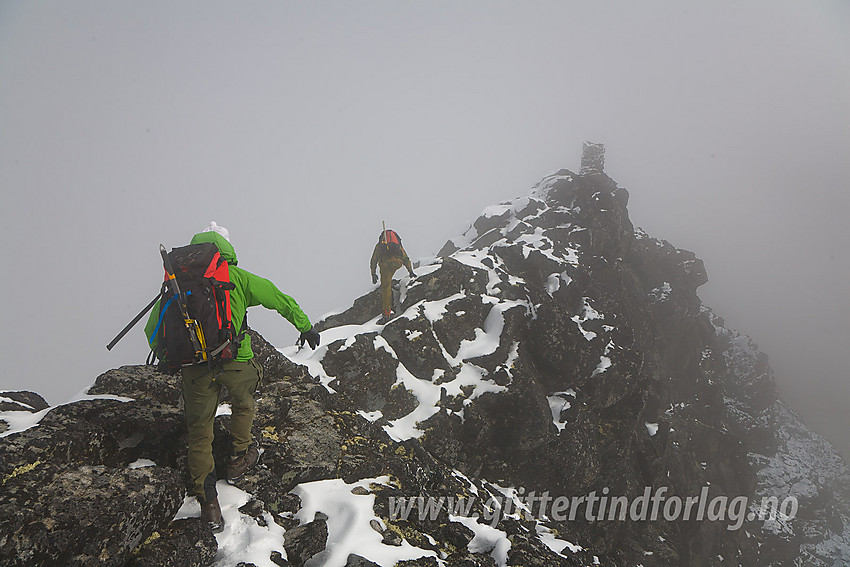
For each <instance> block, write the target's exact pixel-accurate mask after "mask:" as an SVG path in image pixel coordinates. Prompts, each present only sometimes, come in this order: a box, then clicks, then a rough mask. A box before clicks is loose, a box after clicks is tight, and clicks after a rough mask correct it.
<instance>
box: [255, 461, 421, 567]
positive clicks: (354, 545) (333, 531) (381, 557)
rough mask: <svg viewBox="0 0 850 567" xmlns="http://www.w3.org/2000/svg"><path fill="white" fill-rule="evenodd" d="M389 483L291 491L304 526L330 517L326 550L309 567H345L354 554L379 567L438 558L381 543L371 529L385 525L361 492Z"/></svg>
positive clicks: (318, 484)
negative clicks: (372, 524)
mask: <svg viewBox="0 0 850 567" xmlns="http://www.w3.org/2000/svg"><path fill="white" fill-rule="evenodd" d="M388 482H389V477H379V478H372V479H368V478H367V479H363V480H359V481H357V482H354V483H351V484H346V483H345V482H344V481H343V480H341V479H338V478H337V479H329V480H317V481H314V482H305V483H302V484H299V485H298V486H296V487H295V488H294V489H293V490H292V492H293V493H294V494H296V495H297V496H298V497H299V498H301V509H300V510H299V511H298V513H297V514H296V515H295V517H296V519H298V520H299V521H300V522H301V523H302V524H306V523H309V522H312V521H313V520H314V519H315V517H316V514H320V513H321V514H324V515H325V516H327V524H328V543H327V547H326V548H325V550H324V551H322V552H321V553H319V554H318V555H316V556H315V557H314V558H313V559H311V560H310V561H309V562H308V564H309V565H310V567H343V566H344V565H345V564H346V561H347V559H348V556H349V554H351V553H355V554H357V555H359V556H361V557H364V558H366V559H368V560H370V561H373V562H375V563H378V564H379V565H395V564H396V562H398V561H404V560H407V559H417V558H419V557H428V556H436V554H435V553H434V552H433V551H430V550H426V549H421V548H418V547H413V546H412V545H410V543H408V542H407V541H406V540H402V544H401V545H400V546H392V545H385V544H383V543H381V541H382V539H383V536H382V535H381V534H380V533H378V532H377V531H376V530H375V529H373V528H372V526H371V525H370V524H371V523H372V522H373V521H375V522H378V523H379V524H381V525H383V522H382V521H381V519H380V518H378V516H376V515H375V511H374V508H373V507H374V504H375V495H374V494H362V492H363V491H364V490H365V491H368V490H369V489H370V485H372V484H386V483H388ZM357 487H360V489H361V490H360V491H357V492H361V493H358V494H355V493H354V492H352V491H353V490H355V489H356V488H357ZM258 565H259V564H258Z"/></svg>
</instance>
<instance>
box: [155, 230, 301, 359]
mask: <svg viewBox="0 0 850 567" xmlns="http://www.w3.org/2000/svg"><path fill="white" fill-rule="evenodd" d="M201 242H212V243H213V244H215V245H216V246H217V247H218V251H219V253H220V254H221V256H222V257H223V258H224V259H225V260H227V263H228V264H230V281H231V282H233V284H234V285H236V288H235V289H234V290H233V291H231V292H230V320H231V322H232V323H233V328H234V329H236V330H237V332H238V331H239V330H240V329H241V328H242V321H244V320H245V315H246V313H247V311H248V308H249V307H254V306H255V305H262V306H263V307H265V308H267V309H274V310H275V311H277V312H278V313H280V314H281V315H283V316H284V317H285V318H286V319H287V320H288V321H289V322H290V323H292V324H293V325H295V328H296V329H298V330H299V331H301V332H304V331H309V330H310V328H311V327H312V325H311V324H310V319H308V318H307V315H305V314H304V312H303V311H302V310H301V307H299V306H298V303H296V301H295V300H294V299H292V298H291V297H289V296H288V295H286V294H285V293H283V292H281V291H280V290H279V289H277V287H275V285H274V284H273V283H272V282H270V281H269V280H267V279H265V278H261V277H260V276H256V275H254V274H252V273H251V272H247V271H245V270H243V269H242V268H238V267H236V263H237V260H236V251H235V250H234V249H233V245H232V244H230V242H228V241H227V240H226V239H225V238H224V237H223V236H221V235H220V234H219V233H217V232H212V231H210V232H199V233H198V234H196V235H195V236H194V237H193V238H192V242H191V244H199V243H201ZM158 320H159V302H158V301H157V303H156V305H154V307H153V310H152V311H151V314H150V316H149V317H148V322H147V324H146V325H145V335H146V336H147V337H148V344H150V345H151V348H153V347H155V346H156V342H157V339H156V337H152V336H151V335H153V331H154V329H155V328H156V324H157V321H158ZM252 358H254V352H253V351H252V350H251V337H250V336H247V335H246V336H245V338H244V339H243V340H242V344H241V345H240V346H239V351H238V352H237V353H236V360H241V361H247V360H251V359H252Z"/></svg>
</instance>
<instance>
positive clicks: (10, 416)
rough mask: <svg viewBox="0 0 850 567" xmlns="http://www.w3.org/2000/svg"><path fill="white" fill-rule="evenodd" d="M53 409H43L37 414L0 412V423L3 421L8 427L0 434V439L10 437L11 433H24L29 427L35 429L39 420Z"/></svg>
mask: <svg viewBox="0 0 850 567" xmlns="http://www.w3.org/2000/svg"><path fill="white" fill-rule="evenodd" d="M51 409H53V408H45V409H43V410H41V411H39V412H35V413H32V412H28V411H24V410H21V411H0V421H5V422H6V423H7V424H8V425H9V429H7V430H6V431H4V432H3V433H0V437H6V436H7V435H12V434H13V433H20V432H21V431H26V430H27V429H29V428H30V427H35V426H36V425H38V422H39V421H41V418H42V417H44V416H45V415H47V412H49V411H50V410H51Z"/></svg>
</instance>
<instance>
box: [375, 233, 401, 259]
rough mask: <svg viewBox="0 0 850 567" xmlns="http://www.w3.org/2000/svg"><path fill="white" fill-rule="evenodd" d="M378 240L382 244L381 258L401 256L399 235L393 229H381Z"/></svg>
mask: <svg viewBox="0 0 850 567" xmlns="http://www.w3.org/2000/svg"><path fill="white" fill-rule="evenodd" d="M378 242H379V243H380V244H381V245H382V246H381V248H380V250H381V258H401V257H403V256H404V252H403V249H402V247H401V237H400V236H399V235H398V233H397V232H396V231H394V230H384V231H381V236H380V237H379V238H378Z"/></svg>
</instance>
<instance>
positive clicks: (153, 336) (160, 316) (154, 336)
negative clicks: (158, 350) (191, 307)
mask: <svg viewBox="0 0 850 567" xmlns="http://www.w3.org/2000/svg"><path fill="white" fill-rule="evenodd" d="M186 295H192V292H191V291H187V292H186ZM175 299H177V296H176V295H172V296H171V299H169V300H168V301H167V302H166V303H165V306H163V307H162V309H160V310H159V320H158V321H157V322H156V328H155V329H154V330H153V334H152V335H151V338H150V339H148V344H149V345H151V346H153V340H154V339H155V338H156V335H157V333H159V327H160V326H161V325H162V319H163V317H165V312H166V311H167V310H168V307H169V306H170V305H171V302H172V301H174V300H175Z"/></svg>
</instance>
